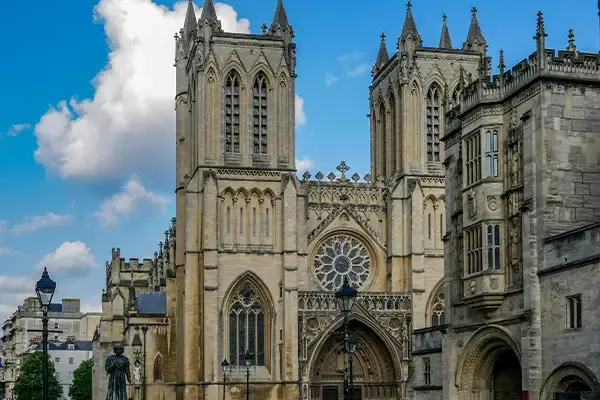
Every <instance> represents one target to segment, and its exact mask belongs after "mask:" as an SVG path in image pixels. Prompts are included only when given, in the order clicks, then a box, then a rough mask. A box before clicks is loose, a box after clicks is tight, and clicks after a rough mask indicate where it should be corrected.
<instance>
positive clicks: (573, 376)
mask: <svg viewBox="0 0 600 400" xmlns="http://www.w3.org/2000/svg"><path fill="white" fill-rule="evenodd" d="M574 384H579V386H580V387H581V384H583V386H587V388H588V389H589V391H599V390H600V384H599V383H598V380H597V379H596V376H595V375H594V373H593V372H592V371H590V370H589V369H588V368H587V367H586V366H584V365H582V364H579V363H575V362H567V363H564V364H562V365H560V366H559V367H558V368H556V369H555V370H554V371H553V372H552V373H551V374H550V376H549V377H548V379H546V382H545V383H544V386H543V388H542V393H541V395H540V399H541V400H554V398H555V397H554V396H555V393H560V392H567V391H571V390H572V389H571V388H572V387H573V385H574Z"/></svg>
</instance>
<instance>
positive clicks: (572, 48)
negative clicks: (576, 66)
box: [567, 28, 577, 51]
mask: <svg viewBox="0 0 600 400" xmlns="http://www.w3.org/2000/svg"><path fill="white" fill-rule="evenodd" d="M567 50H568V51H577V46H576V45H575V31H574V30H573V28H571V29H569V45H568V46H567Z"/></svg>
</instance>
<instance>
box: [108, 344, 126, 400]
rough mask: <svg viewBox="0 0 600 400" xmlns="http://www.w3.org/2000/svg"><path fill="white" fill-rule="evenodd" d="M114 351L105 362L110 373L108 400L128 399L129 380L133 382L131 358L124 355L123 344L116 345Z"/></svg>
mask: <svg viewBox="0 0 600 400" xmlns="http://www.w3.org/2000/svg"><path fill="white" fill-rule="evenodd" d="M113 351H114V352H115V354H113V355H110V356H108V358H107V359H106V363H105V369H106V373H107V374H108V375H109V378H108V392H107V393H106V400H127V399H128V397H127V382H131V376H130V374H129V359H128V358H127V357H125V356H124V355H123V352H124V348H123V346H122V345H120V344H117V345H115V346H114V347H113Z"/></svg>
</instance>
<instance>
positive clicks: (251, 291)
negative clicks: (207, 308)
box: [228, 281, 268, 366]
mask: <svg viewBox="0 0 600 400" xmlns="http://www.w3.org/2000/svg"><path fill="white" fill-rule="evenodd" d="M228 314H229V361H230V363H231V364H232V365H234V366H243V365H244V354H245V353H246V351H248V352H249V353H250V355H251V356H252V361H251V363H252V365H254V366H264V365H265V352H266V348H267V346H266V341H267V337H268V332H267V329H266V327H267V322H268V321H267V314H266V310H265V303H264V299H262V298H261V296H260V294H259V292H258V290H257V288H256V287H255V286H254V285H253V284H252V282H250V281H246V282H244V283H242V284H241V285H240V286H239V287H238V289H236V291H235V292H234V294H233V298H232V301H231V303H230V306H229V313H228Z"/></svg>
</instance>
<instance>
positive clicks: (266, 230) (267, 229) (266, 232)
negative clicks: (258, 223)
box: [265, 208, 269, 236]
mask: <svg viewBox="0 0 600 400" xmlns="http://www.w3.org/2000/svg"><path fill="white" fill-rule="evenodd" d="M265 234H266V235H267V236H269V209H268V208H266V209H265Z"/></svg>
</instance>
